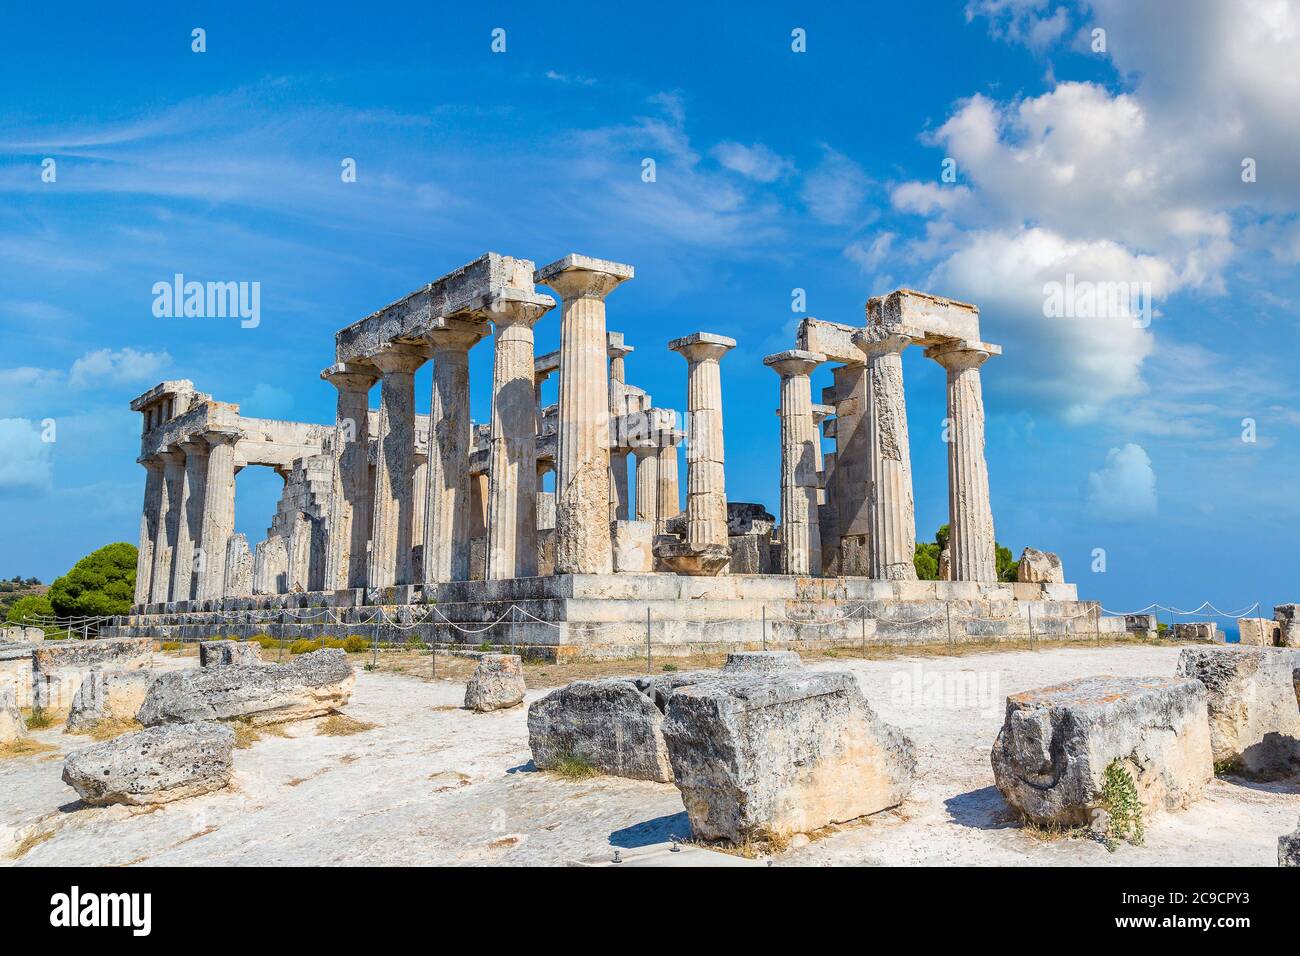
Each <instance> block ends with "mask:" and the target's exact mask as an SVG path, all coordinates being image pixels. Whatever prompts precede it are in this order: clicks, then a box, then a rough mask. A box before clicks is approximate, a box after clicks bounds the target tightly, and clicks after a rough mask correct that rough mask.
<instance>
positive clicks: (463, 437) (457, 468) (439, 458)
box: [424, 329, 486, 587]
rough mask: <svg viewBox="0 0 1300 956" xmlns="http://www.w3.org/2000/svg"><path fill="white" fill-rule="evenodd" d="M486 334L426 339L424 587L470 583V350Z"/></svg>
mask: <svg viewBox="0 0 1300 956" xmlns="http://www.w3.org/2000/svg"><path fill="white" fill-rule="evenodd" d="M485 332H486V329H481V330H478V329H476V330H474V331H472V332H466V333H465V334H460V335H457V334H454V333H447V334H446V335H442V334H439V335H437V336H431V337H430V339H429V342H430V345H431V346H432V347H433V389H432V395H431V397H430V400H429V476H428V500H427V502H426V503H425V509H424V520H425V531H424V583H425V586H426V587H427V586H430V585H433V584H435V583H438V582H441V581H468V580H469V542H470V488H469V449H470V437H471V436H470V429H471V427H472V426H471V423H470V417H469V349H470V347H471V346H473V345H474V344H475V343H476V342H478V340H479V339H480V338H482V337H483V335H484V334H485Z"/></svg>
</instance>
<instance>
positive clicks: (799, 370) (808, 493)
mask: <svg viewBox="0 0 1300 956" xmlns="http://www.w3.org/2000/svg"><path fill="white" fill-rule="evenodd" d="M824 361H826V356H824V355H818V354H817V353H816V352H805V351H802V350H800V349H790V350H789V351H786V352H778V353H776V354H775V355H769V356H768V357H767V358H765V359H763V363H764V364H765V365H767V366H769V367H770V368H771V369H772V370H773V371H775V372H776V373H777V374H778V375H780V376H781V540H782V543H783V545H784V547H782V549H781V564H782V567H781V571H782V573H783V574H800V575H820V574H821V570H822V567H821V566H822V554H821V552H822V544H821V529H820V526H819V525H818V522H817V445H818V439H817V426H816V423H815V422H814V421H813V410H812V384H811V382H810V380H809V378H808V376H809V374H811V372H812V370H813V369H815V368H816V367H817V366H818V365H820V364H821V363H822V362H824Z"/></svg>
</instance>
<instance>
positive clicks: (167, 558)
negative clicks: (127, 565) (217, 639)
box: [149, 450, 185, 604]
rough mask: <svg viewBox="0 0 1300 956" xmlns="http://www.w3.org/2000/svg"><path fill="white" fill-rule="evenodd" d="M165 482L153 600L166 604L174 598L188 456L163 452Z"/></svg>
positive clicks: (156, 547)
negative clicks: (174, 568)
mask: <svg viewBox="0 0 1300 956" xmlns="http://www.w3.org/2000/svg"><path fill="white" fill-rule="evenodd" d="M158 457H159V458H161V459H162V463H163V481H162V489H161V495H160V496H159V502H158V504H159V515H160V520H159V521H158V528H157V536H156V537H155V538H154V545H153V575H152V581H151V587H150V593H149V600H150V602H152V603H154V604H165V603H166V602H168V601H170V600H172V596H171V595H172V561H173V559H174V557H175V555H176V539H177V533H178V531H179V529H180V519H181V494H182V491H183V489H184V484H185V455H184V454H182V453H181V452H180V451H176V450H171V451H162V452H159V453H158Z"/></svg>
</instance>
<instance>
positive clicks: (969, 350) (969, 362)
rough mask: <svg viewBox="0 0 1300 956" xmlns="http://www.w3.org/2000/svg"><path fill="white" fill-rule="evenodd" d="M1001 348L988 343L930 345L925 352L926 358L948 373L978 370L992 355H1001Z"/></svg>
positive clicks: (962, 342) (963, 342)
mask: <svg viewBox="0 0 1300 956" xmlns="http://www.w3.org/2000/svg"><path fill="white" fill-rule="evenodd" d="M1001 354H1002V346H1000V345H991V344H990V343H988V342H965V341H961V342H954V343H945V344H943V345H932V346H930V348H928V349H926V350H925V356H926V358H932V359H934V360H935V361H936V362H938V363H939V364H940V365H942V366H943V367H944V368H946V369H948V371H950V372H952V371H960V370H962V369H968V368H979V367H980V366H981V365H983V364H984V362H985V361H986V360H987V359H988V358H989V357H990V356H992V355H1001Z"/></svg>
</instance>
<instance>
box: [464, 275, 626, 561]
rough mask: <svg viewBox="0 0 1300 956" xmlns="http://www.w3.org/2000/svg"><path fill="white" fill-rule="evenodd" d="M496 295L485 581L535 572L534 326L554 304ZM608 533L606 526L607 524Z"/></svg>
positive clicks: (492, 317) (535, 439) (535, 442)
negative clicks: (497, 296) (504, 297)
mask: <svg viewBox="0 0 1300 956" xmlns="http://www.w3.org/2000/svg"><path fill="white" fill-rule="evenodd" d="M545 298H546V302H547V303H550V304H549V305H548V304H545V303H537V302H531V301H518V300H514V299H501V300H498V301H497V302H496V303H495V305H494V307H493V308H492V310H491V319H492V324H493V325H494V326H495V327H496V351H495V354H494V356H493V361H492V450H491V454H490V456H489V458H488V469H489V470H488V548H487V572H486V576H487V579H488V580H499V579H502V578H530V577H535V576H536V575H537V390H536V382H535V379H534V374H533V358H534V354H533V352H534V350H533V325H534V324H535V323H536V322H537V320H538V319H540V318H541V317H542V316H543V315H545V314H546V312H547V311H548V310H549V309H550V308H551V306H552V305H554V303H553V302H551V300H550V299H549V297H545ZM606 532H607V533H608V527H607V528H606Z"/></svg>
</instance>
